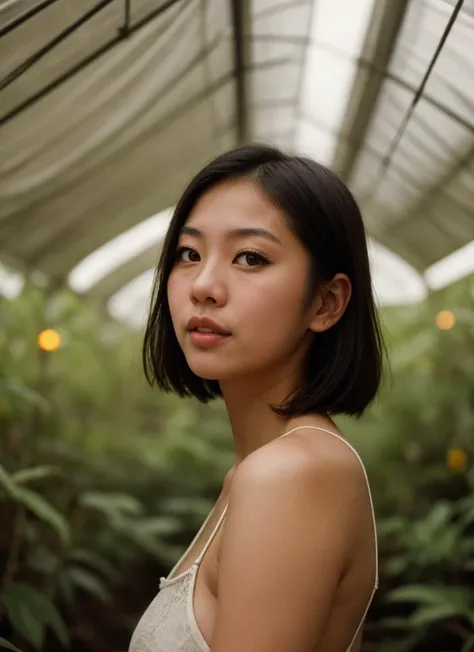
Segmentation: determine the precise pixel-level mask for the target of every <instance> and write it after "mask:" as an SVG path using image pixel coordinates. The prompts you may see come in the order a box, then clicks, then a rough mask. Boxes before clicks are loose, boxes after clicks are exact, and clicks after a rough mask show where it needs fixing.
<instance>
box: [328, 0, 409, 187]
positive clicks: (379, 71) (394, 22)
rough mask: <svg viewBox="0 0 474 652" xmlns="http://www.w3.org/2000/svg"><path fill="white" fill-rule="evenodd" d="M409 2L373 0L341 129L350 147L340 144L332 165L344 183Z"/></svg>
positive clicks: (371, 112) (361, 139)
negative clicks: (371, 65) (369, 67)
mask: <svg viewBox="0 0 474 652" xmlns="http://www.w3.org/2000/svg"><path fill="white" fill-rule="evenodd" d="M409 1H410V0H375V5H374V9H373V12H372V17H371V20H370V24H369V28H368V30H367V34H366V36H365V41H364V45H363V47H362V52H361V57H360V59H361V60H360V61H359V62H358V68H357V72H356V74H355V77H354V82H353V86H352V91H351V95H350V99H349V101H348V103H347V109H346V114H345V117H344V119H343V121H342V127H341V133H343V134H349V135H350V141H351V143H352V144H351V145H350V146H349V147H347V141H345V140H340V141H339V143H338V146H337V148H336V152H335V155H334V159H333V165H332V167H333V168H334V169H335V170H336V171H337V172H338V174H339V175H340V176H341V177H342V178H343V179H344V181H346V182H348V181H349V179H350V176H351V174H352V172H353V170H354V166H355V163H356V160H357V157H358V155H359V152H360V150H361V146H362V144H363V142H364V139H365V136H366V134H367V131H368V128H369V126H370V122H371V119H372V117H373V114H374V109H375V107H376V105H377V101H378V98H379V96H380V93H381V90H382V86H383V82H384V80H385V72H386V70H387V68H388V65H389V63H390V59H391V58H392V55H393V52H394V50H395V45H396V42H397V37H398V35H399V33H400V28H401V26H402V23H403V19H404V17H405V13H406V10H407V7H408V4H409ZM365 61H374V62H376V66H377V67H376V68H374V69H373V70H372V71H371V72H369V73H368V72H367V66H366V65H365V63H364V62H365Z"/></svg>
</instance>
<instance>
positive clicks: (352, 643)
mask: <svg viewBox="0 0 474 652" xmlns="http://www.w3.org/2000/svg"><path fill="white" fill-rule="evenodd" d="M302 428H311V429H313V430H321V431H322V432H326V433H327V434H328V435H333V436H334V437H337V438H338V439H340V440H341V441H342V442H344V444H346V446H348V447H349V448H350V449H351V451H352V452H353V453H354V455H355V456H356V457H357V459H358V460H359V463H360V465H361V467H362V470H363V472H364V476H365V481H366V483H367V489H368V492H369V500H370V508H371V510H372V521H373V526H374V538H375V583H374V588H373V589H372V593H371V595H370V598H369V601H368V602H367V606H366V608H365V611H364V613H363V616H362V618H361V620H360V622H359V626H358V627H357V629H356V631H355V634H354V636H353V638H352V641H351V643H350V645H349V647H348V648H347V652H351V648H352V646H353V645H354V641H355V640H356V638H357V635H358V633H359V631H360V629H361V627H362V625H363V624H364V621H365V617H366V616H367V612H368V611H369V608H370V605H371V604H372V600H373V597H374V594H375V592H376V590H377V588H378V586H379V553H378V543H377V524H376V521H375V510H374V503H373V500H372V492H371V491H370V483H369V477H368V475H367V471H366V469H365V466H364V463H363V462H362V459H361V457H360V455H359V453H358V452H357V451H356V449H355V448H354V447H353V446H352V445H351V444H349V442H348V441H346V440H345V439H344V437H341V435H338V434H337V433H336V432H332V430H327V429H326V428H320V427H319V426H298V427H297V428H293V429H292V430H289V431H288V432H285V433H283V435H280V437H285V436H286V435H289V434H290V433H292V432H295V430H301V429H302ZM280 437H278V439H279V438H280Z"/></svg>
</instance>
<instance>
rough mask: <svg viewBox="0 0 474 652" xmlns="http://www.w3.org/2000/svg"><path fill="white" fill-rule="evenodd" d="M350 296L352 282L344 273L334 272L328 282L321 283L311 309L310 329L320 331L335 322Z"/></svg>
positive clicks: (342, 312) (341, 313) (343, 310)
mask: <svg viewBox="0 0 474 652" xmlns="http://www.w3.org/2000/svg"><path fill="white" fill-rule="evenodd" d="M351 296H352V284H351V282H350V280H349V277H348V276H346V274H336V275H335V276H334V278H333V279H332V280H331V281H329V283H325V284H324V285H322V286H321V287H320V288H319V289H318V293H317V296H316V297H315V300H314V303H313V307H312V310H311V320H310V323H309V328H310V330H312V331H313V332H315V333H321V332H323V331H327V330H328V329H329V328H331V327H332V326H334V324H337V322H338V321H339V320H340V319H341V317H342V316H343V314H344V313H345V311H346V308H347V305H348V303H349V301H350V298H351Z"/></svg>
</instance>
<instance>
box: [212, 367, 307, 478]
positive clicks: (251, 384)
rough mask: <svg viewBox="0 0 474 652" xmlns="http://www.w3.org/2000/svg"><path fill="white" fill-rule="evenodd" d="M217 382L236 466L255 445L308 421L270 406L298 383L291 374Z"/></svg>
mask: <svg viewBox="0 0 474 652" xmlns="http://www.w3.org/2000/svg"><path fill="white" fill-rule="evenodd" d="M220 385H221V390H222V394H223V397H224V401H225V404H226V407H227V412H228V414H229V419H230V423H231V427H232V435H233V438H234V444H235V466H238V465H239V464H240V462H242V460H244V459H245V458H246V457H247V455H250V453H252V452H253V451H255V450H257V448H260V447H261V446H264V445H265V444H267V443H268V442H270V441H272V440H273V439H276V438H277V437H279V436H280V435H282V434H283V433H284V432H286V431H287V430H290V429H291V428H293V427H296V426H297V425H303V424H304V422H305V421H308V417H307V416H306V417H305V416H303V417H295V418H291V419H289V420H288V419H286V418H284V417H282V416H280V415H278V414H276V413H275V412H274V411H273V410H272V409H271V407H270V405H280V404H281V403H282V402H283V401H285V399H287V397H288V395H289V394H290V393H291V392H292V391H293V389H294V388H295V386H297V382H296V380H295V378H294V375H293V374H282V375H281V376H280V377H278V376H275V374H273V375H272V377H271V378H269V377H267V378H266V379H264V378H262V377H260V378H258V379H257V378H252V379H248V378H246V379H242V380H239V381H224V382H221V383H220ZM300 422H301V423H300Z"/></svg>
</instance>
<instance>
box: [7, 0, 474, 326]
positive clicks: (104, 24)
mask: <svg viewBox="0 0 474 652" xmlns="http://www.w3.org/2000/svg"><path fill="white" fill-rule="evenodd" d="M454 4H455V3H454V2H453V1H451V0H403V1H401V2H396V3H394V2H393V1H392V0H253V1H250V0H233V1H231V0H168V1H164V0H130V2H129V5H128V6H129V15H128V16H127V12H126V7H127V1H126V0H121V1H119V0H99V2H95V3H94V2H93V1H92V0H84V2H81V3H77V2H74V1H73V0H43V2H39V0H0V76H1V77H2V78H3V79H4V80H5V81H4V82H3V84H2V83H1V82H0V148H1V149H0V260H1V261H3V262H4V263H7V264H8V263H10V264H11V265H13V266H14V267H16V268H18V269H21V268H23V269H34V270H39V271H41V272H43V273H44V274H46V275H47V277H49V278H52V279H54V280H56V281H59V282H68V283H70V284H71V286H72V287H73V289H75V290H76V291H78V292H80V293H84V294H86V295H90V296H91V297H93V298H95V299H98V300H99V301H102V302H109V305H110V308H111V310H112V312H114V314H121V315H126V314H127V310H128V311H129V312H130V311H132V312H133V314H138V313H139V312H140V310H141V308H139V306H140V305H145V304H146V300H147V292H148V291H149V286H148V285H147V283H149V280H150V274H149V270H150V269H152V268H153V266H154V264H155V263H156V259H157V256H158V252H159V247H160V242H161V240H162V238H163V235H164V233H165V231H166V225H167V220H168V219H169V215H170V212H169V211H170V207H172V206H173V205H174V204H175V202H176V201H177V198H178V197H179V194H180V192H181V190H182V189H183V187H184V186H185V185H186V183H187V181H188V180H189V179H190V177H191V176H192V175H193V174H194V173H195V172H196V171H197V170H198V169H199V168H200V167H201V166H202V165H204V164H205V163H206V162H207V161H208V160H210V159H211V158H212V157H214V156H215V155H217V154H218V153H220V152H222V151H224V150H225V149H227V148H230V147H232V146H234V145H235V144H237V143H238V142H245V141H251V140H259V141H264V142H269V143H274V144H276V145H278V146H282V147H285V148H288V149H290V150H293V151H297V152H301V153H304V154H309V155H311V156H313V157H315V158H316V159H318V160H320V161H322V162H323V163H326V164H328V165H330V166H332V167H333V168H334V169H335V170H336V171H338V172H339V173H340V174H341V176H342V177H343V178H344V179H345V180H346V181H347V182H348V184H349V185H350V187H351V189H352V190H353V192H354V193H355V195H356V197H357V199H358V200H359V203H360V205H361V208H362V212H363V214H364V217H365V220H366V224H367V228H368V232H369V235H370V237H371V243H372V246H371V251H372V261H373V270H374V277H375V285H376V290H377V295H378V297H379V299H380V301H381V302H382V303H387V302H388V303H394V302H406V301H414V300H419V299H420V298H422V297H423V296H425V294H426V291H427V287H428V286H429V285H430V279H431V278H433V277H432V274H431V272H432V270H433V269H434V270H435V277H436V273H437V274H438V276H437V277H436V278H435V281H433V283H432V284H431V285H432V287H440V286H441V285H442V284H443V278H444V277H443V271H442V270H443V267H442V266H441V267H439V264H438V263H439V261H440V260H442V259H444V258H445V257H446V256H448V255H452V254H453V252H455V251H457V250H459V249H461V248H463V247H466V246H467V245H469V243H470V242H471V241H473V240H474V220H473V209H472V206H473V200H474V137H473V133H474V84H473V83H472V70H473V67H474V48H472V42H473V37H474V11H473V7H474V5H473V3H472V0H470V1H467V0H466V2H465V3H464V7H463V9H462V10H461V11H460V12H459V14H458V15H457V17H456V20H455V22H454V25H453V27H452V29H451V31H450V33H449V35H448V37H447V40H446V42H445V44H444V46H443V48H442V50H441V53H440V55H439V57H438V58H437V60H436V63H435V66H434V68H433V70H432V72H431V75H430V76H429V78H428V81H427V83H426V85H425V87H424V89H423V93H422V95H421V99H420V100H419V101H418V103H417V104H416V106H415V108H414V110H413V111H412V114H411V116H410V118H409V120H408V122H407V124H406V128H405V130H404V132H403V135H402V137H401V138H400V140H399V142H398V143H396V146H395V147H394V144H395V141H396V139H397V135H398V134H399V130H400V127H401V125H402V123H403V121H404V117H405V116H406V112H407V110H408V109H409V107H410V104H411V103H412V102H413V99H414V97H415V96H416V93H417V91H418V90H419V87H420V84H421V83H422V80H423V77H424V75H425V73H426V70H427V69H428V66H429V64H430V61H431V59H432V57H433V55H434V54H435V52H436V48H437V46H438V43H439V41H440V39H441V38H442V36H443V33H444V31H445V30H446V28H447V26H448V24H449V20H450V18H451V15H452V13H453V10H454ZM35 7H36V8H41V7H42V10H41V11H38V12H37V13H36V14H35V15H34V16H31V17H30V18H29V19H28V20H25V21H24V22H23V23H22V24H21V25H19V26H17V27H15V29H10V28H9V25H10V26H11V25H12V21H17V20H19V18H20V17H21V16H22V15H23V14H25V12H29V11H31V10H32V9H34V8H35ZM81 17H82V18H81ZM86 18H87V20H86ZM79 19H81V20H82V24H81V25H80V26H78V27H77V29H75V30H72V29H71V30H70V32H71V33H70V34H69V35H68V36H67V37H66V38H64V39H63V40H61V41H60V42H59V43H58V44H57V45H56V46H55V47H51V48H50V50H49V51H48V52H43V53H42V55H41V56H39V57H37V60H36V61H30V62H29V64H27V65H23V68H24V71H23V72H22V74H21V75H19V76H18V77H17V78H15V74H14V71H15V69H17V68H18V67H19V66H21V65H22V64H24V62H25V61H27V60H28V58H29V57H31V56H32V55H33V54H34V53H35V52H37V51H38V50H39V49H40V48H43V47H44V46H45V45H47V44H48V42H51V41H52V40H53V39H55V38H56V37H57V36H58V35H60V34H61V32H63V31H64V30H66V29H67V28H68V26H70V25H72V24H73V23H77V21H78V20H79ZM124 26H125V27H127V26H128V29H129V33H128V36H127V37H123V32H122V35H121V32H120V30H121V29H122V30H123V27H124ZM125 31H127V30H125ZM2 32H5V33H2ZM76 69H77V70H76ZM71 71H72V72H71ZM12 73H13V74H12ZM61 76H63V77H64V76H66V77H67V78H66V79H63V80H62V81H59V78H60V77H61ZM463 251H472V250H470V249H463ZM464 259H466V254H464ZM435 263H436V264H438V267H436V268H435V267H432V266H433V265H434V264H435ZM458 267H459V269H461V268H462V269H463V270H464V272H463V273H469V271H472V267H471V268H470V267H469V265H468V264H467V265H466V264H464V265H460V266H458ZM450 268H451V269H452V265H451V266H450ZM440 269H441V272H440V271H439V270H440ZM445 269H446V267H445ZM427 270H428V271H427ZM430 270H431V271H430ZM436 270H438V272H436ZM425 272H426V275H425V277H424V274H425ZM430 274H431V276H430ZM440 275H441V276H440ZM130 292H131V295H130ZM127 293H128V294H127ZM127 296H128V297H129V298H128V299H127ZM130 296H132V299H133V300H132V299H130ZM121 297H122V299H120V298H121ZM124 297H125V298H124ZM140 297H141V298H140ZM140 301H142V304H140ZM143 302H144V303H143ZM120 306H122V308H121V307H120Z"/></svg>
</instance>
